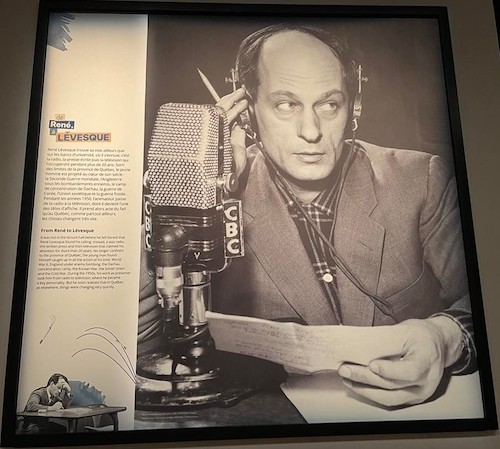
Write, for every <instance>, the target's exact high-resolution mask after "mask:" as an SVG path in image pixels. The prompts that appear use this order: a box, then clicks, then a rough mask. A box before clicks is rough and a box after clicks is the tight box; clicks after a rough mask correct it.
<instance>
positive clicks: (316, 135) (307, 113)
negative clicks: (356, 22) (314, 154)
mask: <svg viewBox="0 0 500 449" xmlns="http://www.w3.org/2000/svg"><path fill="white" fill-rule="evenodd" d="M298 136H299V137H301V138H302V139H304V140H305V141H306V142H309V143H316V142H318V141H319V140H320V139H321V136H322V134H321V126H320V120H319V117H318V115H317V114H316V111H314V109H305V110H303V111H302V114H301V117H300V122H299V124H298Z"/></svg>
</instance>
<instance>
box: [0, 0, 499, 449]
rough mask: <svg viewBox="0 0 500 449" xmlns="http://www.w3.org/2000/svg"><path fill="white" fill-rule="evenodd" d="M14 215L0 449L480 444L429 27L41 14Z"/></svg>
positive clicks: (329, 11) (485, 376)
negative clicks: (383, 441)
mask: <svg viewBox="0 0 500 449" xmlns="http://www.w3.org/2000/svg"><path fill="white" fill-rule="evenodd" d="M237 55H238V56H237ZM235 61H236V62H235ZM242 86H243V87H242ZM215 104H217V106H214V105H215ZM235 179H238V183H235V182H234V180H235ZM21 214H22V215H21V225H20V233H19V235H20V238H19V244H18V259H17V266H16V280H15V287H14V295H13V309H12V310H13V311H12V319H11V331H10V341H9V354H8V366H7V379H6V388H5V401H4V414H3V417H4V418H3V425H2V445H6V446H11V445H14V446H54V445H72V444H75V445H76V444H78V445H80V444H104V443H121V442H154V441H192V440H209V439H217V440H219V439H232V438H263V437H285V436H286V437H291V436H320V435H347V434H351V435H352V434H380V433H408V432H438V431H470V430H487V429H494V428H497V418H496V411H495V405H494V404H495V401H494V394H493V386H492V379H491V369H490V365H489V355H488V347H487V339H486V329H485V324H484V314H483V306H482V299H481V292H480V284H479V273H478V267H477V260H476V252H475V244H474V235H473V228H472V219H471V211H470V203H469V194H468V185H467V176H466V167H465V160H464V151H463V143H462V137H461V129H460V119H459V111H458V103H457V98H456V88H455V78H454V73H453V60H452V54H451V43H450V36H449V29H448V21H447V12H446V8H428V7H418V8H417V7H412V8H400V7H354V6H353V7H347V6H344V7H338V6H311V5H308V6H298V5H294V6H291V5H229V4H226V5H222V4H195V3H192V4H176V3H159V2H155V3H145V2H86V1H83V2H67V1H42V2H41V4H40V11H39V22H38V31H37V42H36V53H35V64H34V75H33V87H32V100H31V111H30V123H29V130H28V145H27V153H26V167H25V179H24V187H23V203H22V212H21Z"/></svg>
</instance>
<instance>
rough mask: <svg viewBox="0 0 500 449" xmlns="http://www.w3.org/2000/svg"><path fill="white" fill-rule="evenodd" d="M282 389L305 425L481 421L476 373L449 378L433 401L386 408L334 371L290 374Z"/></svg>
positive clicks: (478, 382)
mask: <svg viewBox="0 0 500 449" xmlns="http://www.w3.org/2000/svg"><path fill="white" fill-rule="evenodd" d="M281 389H282V390H283V392H284V393H285V395H286V396H287V397H288V399H289V400H290V401H291V402H292V403H293V405H295V407H296V408H297V410H298V411H299V412H300V413H301V415H302V416H303V417H304V419H305V420H306V421H307V422H308V423H311V424H312V423H330V422H359V421H404V420H419V419H464V418H482V417H483V416H484V415H483V413H484V412H483V403H482V401H481V383H480V379H479V374H478V373H477V372H476V373H474V374H469V375H467V376H452V377H451V379H450V382H449V384H448V385H445V386H443V388H440V389H439V390H441V391H439V392H438V394H437V397H436V399H434V400H432V401H429V402H425V403H423V404H419V405H415V406H412V407H404V408H399V409H396V408H385V407H382V406H378V405H376V404H374V403H372V402H370V401H368V400H366V399H363V398H362V397H361V396H358V395H356V394H355V393H353V392H352V391H351V390H349V389H348V388H347V387H345V386H344V385H343V383H342V380H341V378H340V376H339V375H338V374H337V373H335V372H328V373H319V374H314V375H308V376H303V375H302V376H300V375H291V376H290V377H289V378H288V379H287V381H286V383H284V384H283V385H282V386H281Z"/></svg>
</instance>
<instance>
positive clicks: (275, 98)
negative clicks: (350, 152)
mask: <svg viewBox="0 0 500 449" xmlns="http://www.w3.org/2000/svg"><path fill="white" fill-rule="evenodd" d="M259 75H260V84H259V86H258V90H257V98H256V99H255V103H254V108H255V116H256V118H257V123H258V126H259V134H260V138H261V140H262V143H263V145H264V148H265V149H266V150H267V152H268V154H269V156H270V157H271V158H272V159H273V161H274V162H275V163H276V164H277V165H278V167H280V168H281V170H282V171H283V172H284V174H285V176H286V177H287V178H288V180H289V181H290V182H291V183H292V185H295V186H301V187H302V188H306V189H307V188H311V190H315V187H314V186H315V185H316V184H318V181H319V182H320V181H321V180H324V179H325V178H326V177H327V176H328V175H330V173H331V172H332V170H333V167H334V166H335V163H336V162H337V161H338V159H339V157H340V153H341V151H342V147H343V142H344V129H345V126H346V122H347V119H348V117H349V98H348V95H347V88H346V83H345V79H344V71H343V69H342V66H341V64H340V62H339V60H338V59H337V58H336V57H335V56H334V55H333V53H332V51H331V50H330V48H329V47H328V46H327V45H326V44H324V43H323V42H321V41H319V40H318V39H316V38H314V37H312V36H310V35H307V34H304V33H301V32H297V31H287V32H283V33H280V34H277V35H275V36H273V37H271V38H269V39H268V40H267V41H266V42H265V43H264V45H263V48H262V52H261V56H260V63H259Z"/></svg>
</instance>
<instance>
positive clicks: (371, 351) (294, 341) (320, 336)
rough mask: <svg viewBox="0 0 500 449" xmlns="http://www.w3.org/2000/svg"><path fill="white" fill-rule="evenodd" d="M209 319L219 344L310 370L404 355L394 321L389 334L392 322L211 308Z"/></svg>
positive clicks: (402, 340)
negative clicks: (312, 319)
mask: <svg viewBox="0 0 500 449" xmlns="http://www.w3.org/2000/svg"><path fill="white" fill-rule="evenodd" d="M207 319H208V326H209V329H210V333H211V334H212V337H213V338H214V340H215V345H216V347H217V349H219V350H221V351H228V352H235V353H237V354H243V355H250V356H253V357H258V358H261V359H265V360H270V361H272V362H275V363H279V364H282V365H284V366H286V367H288V368H291V369H293V370H298V371H302V372H306V373H314V372H319V371H325V370H336V369H338V367H339V365H340V364H341V363H342V362H352V363H358V364H361V365H368V363H370V361H371V360H374V359H377V358H382V357H392V356H396V357H398V356H399V355H400V354H401V353H402V347H401V345H402V342H404V335H401V338H397V335H395V334H394V332H395V331H396V332H398V330H396V329H395V328H394V327H393V326H391V328H392V329H391V333H390V338H389V337H388V336H387V332H385V331H386V326H379V327H356V326H303V325H300V324H296V323H279V322H276V321H269V320H262V319H258V318H250V317H245V316H235V315H224V314H220V313H214V312H207ZM401 332H403V331H401Z"/></svg>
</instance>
